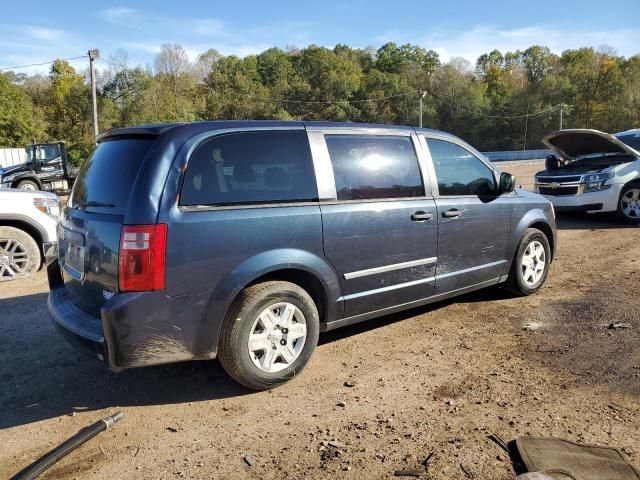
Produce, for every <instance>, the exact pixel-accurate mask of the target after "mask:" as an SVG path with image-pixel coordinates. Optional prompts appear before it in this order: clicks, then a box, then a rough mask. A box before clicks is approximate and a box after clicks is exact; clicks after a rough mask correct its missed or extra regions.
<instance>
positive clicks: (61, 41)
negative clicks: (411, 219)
mask: <svg viewBox="0 0 640 480" xmlns="http://www.w3.org/2000/svg"><path fill="white" fill-rule="evenodd" d="M0 11H2V15H1V16H0V69H5V68H6V67H13V66H19V65H25V64H34V63H41V62H47V61H50V60H53V59H55V58H71V57H77V56H81V55H85V54H86V52H87V50H88V49H90V48H98V49H100V54H101V57H103V58H105V59H109V58H110V57H112V56H113V55H114V54H116V52H117V51H118V50H124V51H125V52H126V53H127V63H128V65H130V66H134V65H143V66H144V65H147V64H152V63H153V58H154V56H155V54H156V53H157V52H158V51H159V50H160V47H161V45H162V44H163V43H179V44H181V45H182V46H183V47H184V48H185V50H186V51H187V53H188V55H189V57H190V58H191V59H192V60H195V59H196V58H197V56H198V55H199V54H200V53H202V52H204V51H206V50H208V49H209V48H215V49H216V50H218V51H219V52H220V53H222V54H225V55H231V54H234V55H239V56H245V55H248V54H253V53H259V52H261V51H263V50H265V49H267V48H270V47H272V46H277V47H280V48H286V47H287V46H296V47H299V48H302V47H305V46H307V45H309V44H315V45H321V46H327V47H333V46H334V45H336V44H338V43H344V44H347V45H350V46H353V47H362V48H364V47H367V46H374V47H376V48H377V47H380V46H381V45H383V44H384V43H386V42H389V41H393V42H396V43H398V44H404V43H412V44H418V45H420V46H423V47H425V48H427V49H433V50H436V51H437V52H438V53H439V54H440V57H441V59H442V60H443V61H448V60H449V59H450V58H452V57H464V58H466V59H467V60H469V61H470V62H472V63H475V60H476V59H477V57H478V56H479V55H481V54H482V53H486V52H489V51H491V50H493V49H496V48H497V49H499V50H501V51H503V52H505V51H509V50H511V51H513V50H516V49H526V48H527V47H529V46H531V45H534V44H541V45H546V46H548V47H549V48H551V50H552V51H554V52H556V53H561V52H562V51H563V50H566V49H569V48H578V47H583V46H592V47H595V48H598V47H600V46H601V45H608V46H610V47H613V48H614V49H615V50H616V51H617V53H618V54H620V55H624V56H631V55H634V54H640V0H607V1H606V2H603V1H602V0H597V1H596V0H582V1H576V0H529V1H521V0H513V1H502V0H498V1H490V0H481V1H478V0H476V1H472V0H455V1H446V0H444V1H443V0H438V1H431V0H423V1H422V2H402V1H400V2H398V1H395V2H394V1H389V0H387V1H378V0H368V1H365V0H351V1H346V0H344V1H339V0H323V1H313V2H310V1H304V0H297V1H295V2H294V1H288V0H286V1H277V0H263V1H253V0H251V1H250V0H244V1H235V2H234V1H225V2H219V1H215V0H209V1H201V2H197V1H192V0H172V1H162V0H141V1H131V2H126V1H120V2H117V1H116V2H109V1H100V2H87V1H86V0H84V1H77V0H74V1H64V0H57V1H51V0H49V1H31V0H21V1H16V0H0ZM71 63H72V64H73V65H74V66H76V67H77V68H85V67H86V65H87V59H86V58H81V59H77V60H73V61H71ZM98 66H100V64H98ZM48 68H49V65H41V66H33V67H26V68H21V69H16V70H15V71H18V72H24V73H38V72H40V73H46V72H47V71H48Z"/></svg>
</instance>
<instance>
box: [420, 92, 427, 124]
mask: <svg viewBox="0 0 640 480" xmlns="http://www.w3.org/2000/svg"><path fill="white" fill-rule="evenodd" d="M418 91H419V92H420V118H419V119H418V126H419V127H420V128H422V99H423V98H424V96H425V95H426V94H427V92H423V91H422V89H420V90H418Z"/></svg>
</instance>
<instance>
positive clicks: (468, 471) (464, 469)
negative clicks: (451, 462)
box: [460, 463, 476, 478]
mask: <svg viewBox="0 0 640 480" xmlns="http://www.w3.org/2000/svg"><path fill="white" fill-rule="evenodd" d="M460 468H461V469H462V472H463V473H464V474H465V475H466V476H467V478H476V476H475V475H474V474H473V472H472V471H471V469H469V467H467V466H466V465H465V464H464V463H461V464H460Z"/></svg>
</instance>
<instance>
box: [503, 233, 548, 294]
mask: <svg viewBox="0 0 640 480" xmlns="http://www.w3.org/2000/svg"><path fill="white" fill-rule="evenodd" d="M550 260H551V248H550V247H549V240H548V239H547V236H546V235H545V234H544V233H542V232H541V231H540V230H538V229H536V228H528V229H527V230H526V231H525V232H524V235H523V236H522V240H520V245H518V250H517V251H516V256H515V258H514V260H513V264H512V265H511V272H509V278H508V279H507V288H508V289H509V290H511V291H512V292H514V293H515V294H517V295H532V294H534V293H536V292H537V291H538V290H540V288H542V285H543V284H544V282H545V280H546V279H547V275H548V274H549V262H550Z"/></svg>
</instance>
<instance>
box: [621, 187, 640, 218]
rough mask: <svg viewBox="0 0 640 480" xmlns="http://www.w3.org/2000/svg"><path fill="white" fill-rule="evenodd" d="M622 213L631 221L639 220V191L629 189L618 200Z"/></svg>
mask: <svg viewBox="0 0 640 480" xmlns="http://www.w3.org/2000/svg"><path fill="white" fill-rule="evenodd" d="M620 206H621V207H622V213H623V214H624V215H625V216H626V217H627V218H630V219H632V220H638V219H640V189H638V188H631V189H629V190H627V191H626V192H625V193H624V195H622V198H620Z"/></svg>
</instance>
